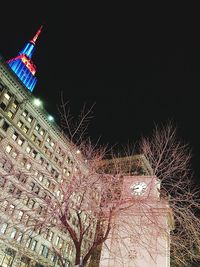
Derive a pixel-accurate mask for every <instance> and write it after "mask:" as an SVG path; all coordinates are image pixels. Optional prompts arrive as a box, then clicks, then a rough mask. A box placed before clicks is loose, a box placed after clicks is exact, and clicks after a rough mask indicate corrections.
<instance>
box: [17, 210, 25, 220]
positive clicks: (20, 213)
mask: <svg viewBox="0 0 200 267" xmlns="http://www.w3.org/2000/svg"><path fill="white" fill-rule="evenodd" d="M23 214H24V212H23V211H21V210H20V211H19V212H18V215H17V219H18V220H19V221H21V219H22V216H23Z"/></svg>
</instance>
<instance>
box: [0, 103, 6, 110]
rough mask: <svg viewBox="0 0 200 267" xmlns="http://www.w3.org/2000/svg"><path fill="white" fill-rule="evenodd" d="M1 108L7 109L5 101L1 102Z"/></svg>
mask: <svg viewBox="0 0 200 267" xmlns="http://www.w3.org/2000/svg"><path fill="white" fill-rule="evenodd" d="M0 108H1V109H2V110H5V109H6V104H5V103H3V102H1V104H0Z"/></svg>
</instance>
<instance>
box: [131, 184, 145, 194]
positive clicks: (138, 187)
mask: <svg viewBox="0 0 200 267" xmlns="http://www.w3.org/2000/svg"><path fill="white" fill-rule="evenodd" d="M146 188H147V184H146V183H145V182H136V183H134V184H132V185H131V186H130V189H131V193H132V195H134V196H142V195H143V194H144V193H145V191H146Z"/></svg>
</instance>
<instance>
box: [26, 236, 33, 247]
mask: <svg viewBox="0 0 200 267" xmlns="http://www.w3.org/2000/svg"><path fill="white" fill-rule="evenodd" d="M31 240H32V238H31V237H29V238H28V240H27V241H26V247H27V248H28V247H29V246H30V244H31Z"/></svg>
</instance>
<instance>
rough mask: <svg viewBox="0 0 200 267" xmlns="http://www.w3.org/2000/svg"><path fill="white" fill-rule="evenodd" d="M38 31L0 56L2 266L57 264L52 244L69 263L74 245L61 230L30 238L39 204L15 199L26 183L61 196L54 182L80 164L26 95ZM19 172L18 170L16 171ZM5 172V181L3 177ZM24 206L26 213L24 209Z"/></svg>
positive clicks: (57, 130)
mask: <svg viewBox="0 0 200 267" xmlns="http://www.w3.org/2000/svg"><path fill="white" fill-rule="evenodd" d="M40 32H41V28H40V29H39V30H38V31H37V33H36V35H35V36H34V38H33V39H32V40H31V41H30V42H28V43H27V45H25V47H24V49H23V50H22V51H21V52H20V53H19V55H18V56H17V57H16V58H13V59H10V60H8V61H7V62H6V61H5V60H4V59H3V57H0V153H1V154H0V190H1V191H0V266H2V267H7V266H13V267H17V266H21V267H26V266H35V267H42V266H48V267H50V266H60V264H59V262H58V260H57V257H56V255H55V253H54V251H53V250H52V244H53V246H54V247H55V248H58V249H59V250H61V249H62V254H63V255H64V257H65V260H66V266H72V264H73V263H74V252H73V249H74V248H73V244H72V242H71V241H70V238H69V236H68V235H67V234H66V233H65V232H62V231H61V230H60V229H58V228H56V227H54V228H53V229H51V230H49V231H47V232H46V233H41V234H40V233H36V234H35V235H34V237H33V236H32V237H30V235H28V234H26V232H24V229H25V228H24V226H26V227H27V226H28V225H29V224H30V223H31V220H32V222H33V220H34V219H36V214H38V213H41V212H42V208H43V207H42V205H40V203H39V202H38V201H35V199H34V198H33V197H27V196H21V197H20V195H21V194H22V193H23V190H24V189H26V188H27V187H28V188H29V190H32V191H33V192H34V193H35V194H37V195H38V196H43V197H44V191H45V190H46V191H47V190H48V191H49V192H50V193H52V194H57V196H58V197H62V196H59V194H60V192H59V184H60V183H61V182H62V179H63V177H64V178H65V177H66V178H69V177H70V175H71V173H72V172H73V171H78V170H79V169H80V168H81V167H80V166H81V164H80V154H79V155H78V152H79V151H76V148H75V147H73V146H72V145H71V144H70V142H69V141H68V139H67V137H66V136H64V134H63V132H62V131H61V129H60V128H59V127H58V125H56V123H54V121H53V120H52V116H50V114H48V113H47V112H46V111H45V109H44V108H42V107H41V106H40V104H41V103H40V102H39V100H38V99H35V97H34V96H33V95H32V94H31V92H32V91H33V88H34V86H35V84H36V78H35V72H36V67H35V65H34V64H33V62H32V61H31V57H32V55H33V52H34V49H35V43H36V40H37V38H38V36H39V34H40ZM19 170H22V173H21V175H20V172H19ZM13 172H15V174H14V173H13ZM61 172H62V174H61ZM24 173H27V176H26V175H24ZM44 174H46V175H44ZM8 175H9V179H7V178H6V177H8ZM48 177H49V178H48ZM42 194H43V195H42ZM13 196H14V197H13ZM17 198H20V199H21V200H22V202H23V203H22V204H21V209H20V208H19V205H16V202H17V201H18V200H16V199H17ZM26 207H27V208H28V209H29V212H28V211H27V212H25V210H26ZM31 210H33V213H31V212H30V211H31ZM34 212H35V215H34ZM34 216H35V217H34ZM31 217H32V218H31ZM27 229H28V227H27ZM47 230H48V229H47Z"/></svg>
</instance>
